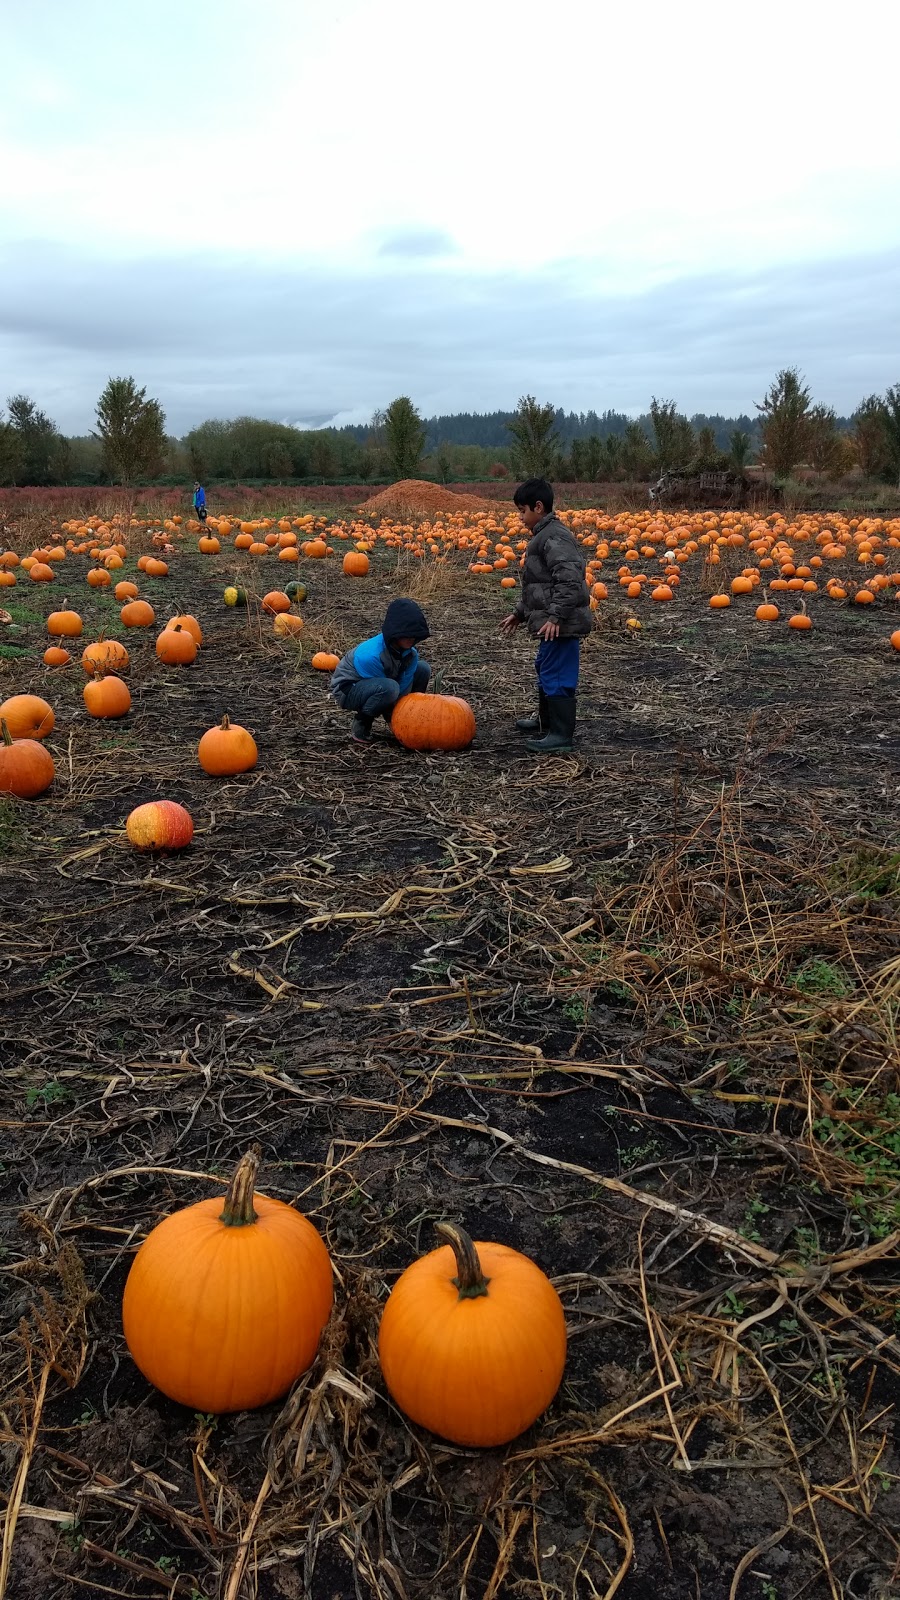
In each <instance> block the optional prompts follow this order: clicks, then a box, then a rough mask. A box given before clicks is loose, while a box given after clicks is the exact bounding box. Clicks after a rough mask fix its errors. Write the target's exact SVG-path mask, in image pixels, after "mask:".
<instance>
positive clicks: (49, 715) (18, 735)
mask: <svg viewBox="0 0 900 1600" xmlns="http://www.w3.org/2000/svg"><path fill="white" fill-rule="evenodd" d="M0 717H2V718H3V720H4V722H5V723H6V725H7V727H8V728H9V731H10V735H11V736H12V738H13V739H46V737H47V735H48V734H49V733H52V732H53V729H54V727H55V725H56V718H55V716H54V714H53V707H52V706H50V705H48V704H47V702H46V700H42V699H41V697H40V695H39V694H14V695H11V696H10V698H9V699H8V700H4V702H3V704H2V706H0Z"/></svg>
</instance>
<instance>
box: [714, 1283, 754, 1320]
mask: <svg viewBox="0 0 900 1600" xmlns="http://www.w3.org/2000/svg"><path fill="white" fill-rule="evenodd" d="M746 1310H747V1307H746V1306H745V1305H744V1302H743V1300H741V1299H740V1298H739V1296H738V1295H736V1294H735V1292H734V1290H733V1289H729V1290H728V1292H727V1293H726V1294H724V1295H723V1296H722V1298H721V1300H720V1301H719V1304H718V1306H717V1308H716V1315H717V1316H719V1317H732V1318H733V1319H734V1321H735V1322H740V1320H741V1317H742V1316H743V1315H744V1313H745V1312H746Z"/></svg>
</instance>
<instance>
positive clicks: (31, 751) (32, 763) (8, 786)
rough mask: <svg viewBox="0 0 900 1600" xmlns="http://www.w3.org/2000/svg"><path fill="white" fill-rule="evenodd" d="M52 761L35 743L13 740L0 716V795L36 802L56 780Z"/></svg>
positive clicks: (42, 747) (47, 751) (28, 740)
mask: <svg viewBox="0 0 900 1600" xmlns="http://www.w3.org/2000/svg"><path fill="white" fill-rule="evenodd" d="M55 771H56V769H55V767H54V764H53V757H52V756H51V754H50V751H49V750H45V749H44V746H43V745H42V744H40V743H39V742H38V741H37V740H36V739H14V738H13V736H12V733H11V732H10V729H9V725H8V723H7V721H6V718H5V717H2V716H0V794H14V795H15V796H16V797H17V798H18V799H19V800H36V799H37V797H38V795H39V794H43V793H44V790H45V789H49V787H50V785H51V783H52V782H53V779H54V776H55Z"/></svg>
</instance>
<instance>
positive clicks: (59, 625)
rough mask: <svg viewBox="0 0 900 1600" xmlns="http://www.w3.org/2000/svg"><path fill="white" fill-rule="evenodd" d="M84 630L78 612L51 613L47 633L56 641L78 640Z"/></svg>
mask: <svg viewBox="0 0 900 1600" xmlns="http://www.w3.org/2000/svg"><path fill="white" fill-rule="evenodd" d="M83 628H84V623H83V622H82V620H81V618H80V616H79V615H78V612H77V611H51V613H50V615H49V617H48V618H47V632H48V633H49V634H50V636H51V638H54V639H77V638H78V636H79V634H80V633H81V632H82V630H83Z"/></svg>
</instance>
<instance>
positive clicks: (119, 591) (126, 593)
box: [113, 578, 138, 602]
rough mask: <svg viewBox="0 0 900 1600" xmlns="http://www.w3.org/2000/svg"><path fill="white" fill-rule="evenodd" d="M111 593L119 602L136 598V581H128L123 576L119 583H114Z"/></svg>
mask: <svg viewBox="0 0 900 1600" xmlns="http://www.w3.org/2000/svg"><path fill="white" fill-rule="evenodd" d="M113 594H114V595H115V597H116V599H117V600H118V601H120V602H124V601H125V600H136V599H137V597H138V586H137V584H136V583H131V582H129V580H128V579H127V578H123V579H122V582H121V583H117V584H116V587H115V588H114V590H113Z"/></svg>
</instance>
